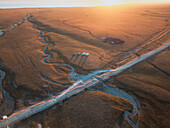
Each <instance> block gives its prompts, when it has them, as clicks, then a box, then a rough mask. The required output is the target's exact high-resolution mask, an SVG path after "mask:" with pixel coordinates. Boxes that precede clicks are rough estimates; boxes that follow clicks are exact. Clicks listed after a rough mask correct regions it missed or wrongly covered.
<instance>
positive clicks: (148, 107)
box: [0, 4, 170, 128]
mask: <svg viewBox="0 0 170 128" xmlns="http://www.w3.org/2000/svg"><path fill="white" fill-rule="evenodd" d="M169 7H170V5H169V4H167V5H163V4H162V5H158V4H156V5H149V4H147V5H142V4H129V5H115V6H108V7H82V8H81V7H75V8H35V9H1V10H0V29H5V30H4V34H3V35H0V70H2V71H4V72H6V76H5V78H4V80H3V82H2V84H3V88H4V89H5V90H6V91H7V92H9V94H10V97H12V99H11V100H12V101H11V104H10V105H11V106H14V107H12V108H9V107H6V108H5V107H4V106H5V105H6V104H5V105H2V104H3V102H4V100H5V98H4V95H3V91H2V90H0V105H1V106H3V108H1V106H0V116H3V115H10V114H12V113H13V112H15V111H17V110H21V109H22V108H25V107H26V106H30V105H32V104H34V103H36V102H38V101H42V100H44V99H47V98H49V97H51V96H53V95H57V94H58V93H59V92H61V91H62V90H64V89H66V88H67V86H66V85H71V84H73V82H74V81H72V80H71V79H70V77H69V76H70V73H71V67H70V66H72V67H73V68H74V69H75V72H77V73H79V74H81V75H86V74H88V73H90V72H92V71H96V70H105V69H113V68H117V67H119V66H122V65H124V64H126V63H127V62H129V61H131V60H133V59H134V58H136V57H138V56H140V55H143V54H145V53H147V52H149V51H151V50H154V49H156V48H158V47H160V46H162V45H164V44H165V43H167V42H169V41H170V32H169V30H170V25H169V24H170V14H169V12H170V8H169ZM28 14H30V17H28V21H26V20H24V19H23V18H24V17H26V16H27V15H28ZM20 21H23V23H21V24H20V25H18V26H17V27H15V28H14V29H8V30H6V28H10V26H14V24H16V23H19V22H20ZM42 37H43V38H44V39H43V41H42ZM47 44H48V45H49V46H48V47H47ZM45 48H47V49H46V50H45V51H44V49H45ZM169 50H170V49H169V48H168V49H166V50H164V51H162V52H160V53H158V54H156V55H154V56H153V57H151V58H149V59H147V60H145V61H144V62H142V63H139V64H137V65H135V66H133V67H132V68H130V69H128V70H126V71H125V72H123V73H121V74H120V75H118V76H117V77H112V78H110V79H109V80H107V81H104V82H105V83H106V84H108V85H110V86H113V87H118V88H119V89H121V90H124V91H125V92H127V93H129V94H131V95H132V96H134V97H135V98H136V99H138V101H139V103H140V107H141V109H140V116H139V120H138V121H137V122H138V127H139V128H168V127H169V126H170V122H169V118H170V116H169V115H170V110H169V107H170V93H169V91H170V79H169V77H170V67H169V65H170V60H169V57H170V52H169ZM83 52H86V53H89V56H82V55H77V53H81V54H82V53H83ZM74 53H76V55H73V54H74ZM47 55H50V57H49V56H48V57H45V56H47ZM43 59H44V60H45V63H44V61H43ZM49 63H50V64H49ZM58 63H64V64H68V65H70V66H67V65H61V64H58ZM125 110H129V111H130V110H132V104H131V103H130V102H129V101H127V100H125V99H123V98H119V97H116V96H112V95H109V94H106V93H103V92H100V91H86V92H84V93H81V94H79V95H77V96H74V97H73V98H71V99H70V100H68V101H66V102H65V103H64V104H63V105H55V106H53V107H52V108H50V109H48V110H46V111H44V112H41V113H39V114H37V115H35V116H32V117H29V118H28V119H25V120H23V121H21V122H19V123H17V124H16V125H14V126H12V127H14V128H34V127H35V128H40V126H41V125H42V126H43V127H44V128H48V127H49V128H54V127H55V128H111V127H115V128H132V126H131V125H130V124H129V123H128V122H127V120H125V119H124V118H123V113H124V111H125ZM135 119H136V118H134V119H133V117H132V120H135Z"/></svg>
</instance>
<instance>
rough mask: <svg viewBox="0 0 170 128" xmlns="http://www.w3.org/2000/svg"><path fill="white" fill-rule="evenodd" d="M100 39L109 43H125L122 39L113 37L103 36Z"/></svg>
mask: <svg viewBox="0 0 170 128" xmlns="http://www.w3.org/2000/svg"><path fill="white" fill-rule="evenodd" d="M102 40H103V42H105V43H111V44H123V43H125V41H124V40H121V39H119V38H113V37H104V38H103V39H102Z"/></svg>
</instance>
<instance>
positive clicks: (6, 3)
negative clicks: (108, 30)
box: [0, 0, 170, 8]
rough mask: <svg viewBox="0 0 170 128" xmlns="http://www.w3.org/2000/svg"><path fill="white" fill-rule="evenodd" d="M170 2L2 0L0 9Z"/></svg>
mask: <svg viewBox="0 0 170 128" xmlns="http://www.w3.org/2000/svg"><path fill="white" fill-rule="evenodd" d="M158 2H161V3H162V2H170V0H0V8H13V7H14V8H20V7H74V6H105V5H115V4H124V3H158Z"/></svg>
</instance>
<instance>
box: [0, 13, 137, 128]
mask: <svg viewBox="0 0 170 128" xmlns="http://www.w3.org/2000/svg"><path fill="white" fill-rule="evenodd" d="M30 16H31V15H30V14H29V15H27V16H26V17H25V18H24V21H20V22H19V23H17V24H14V25H13V26H11V27H9V28H6V29H1V30H0V35H3V34H4V32H6V31H7V30H10V29H14V28H16V27H17V26H18V25H21V24H22V23H24V22H27V21H28V22H29V20H28V18H29V17H30ZM30 23H31V22H30ZM37 29H38V28H37ZM39 37H41V39H40V42H42V43H45V44H46V46H45V48H44V50H43V53H44V54H45V55H46V56H44V58H43V62H44V63H45V64H48V65H64V66H68V67H69V68H70V71H71V73H70V74H69V76H70V80H71V81H72V82H74V83H75V84H73V85H63V84H60V83H57V82H55V81H52V80H51V79H50V78H48V77H46V76H45V75H44V76H42V78H43V79H45V80H48V81H49V82H51V83H55V84H59V85H62V86H70V87H69V88H68V89H66V90H65V91H63V94H62V96H63V95H66V96H67V94H66V93H71V94H74V93H76V92H79V91H80V90H81V86H82V88H84V87H83V85H84V84H85V85H87V87H90V86H91V85H93V84H95V83H96V82H97V81H98V79H100V78H99V77H98V78H96V76H99V74H102V73H107V72H111V71H113V70H99V71H94V72H91V73H90V74H88V75H81V74H78V73H76V72H75V69H74V68H73V67H72V66H71V65H69V64H66V63H56V62H47V61H46V58H50V57H51V55H50V54H49V53H47V52H46V51H47V49H48V46H49V45H50V43H48V42H45V36H43V32H42V31H40V34H39ZM118 72H119V71H118ZM0 73H1V77H0V90H1V91H2V92H3V95H4V98H5V101H4V103H3V105H2V106H1V107H3V106H8V107H9V109H11V110H13V108H14V106H10V105H7V104H9V103H10V102H12V101H13V99H12V97H10V95H9V93H8V92H7V91H5V90H4V89H3V86H2V80H3V79H4V77H5V72H4V71H2V70H0ZM91 78H92V80H91V81H89V83H83V81H84V82H85V81H86V80H88V79H91ZM100 82H101V83H102V84H103V86H104V88H105V89H104V90H98V91H102V92H104V93H107V94H111V95H113V96H117V97H121V98H123V99H126V100H128V101H129V102H130V103H131V104H132V105H133V110H132V112H130V111H127V110H125V111H124V115H123V116H124V119H125V120H127V121H128V122H129V124H131V126H132V127H134V128H138V126H137V124H136V123H135V122H133V121H132V120H131V119H130V118H129V114H131V115H132V116H133V115H136V114H137V117H138V116H139V114H140V107H139V106H140V105H139V103H138V102H137V100H136V99H135V98H134V97H133V96H131V95H130V94H128V93H126V92H125V91H123V90H121V89H119V88H116V87H111V86H108V85H106V84H104V83H103V79H101V80H100ZM79 84H80V85H81V86H77V85H79ZM76 86H77V87H76ZM79 88H80V89H79ZM70 90H71V91H72V92H70ZM71 94H69V95H71Z"/></svg>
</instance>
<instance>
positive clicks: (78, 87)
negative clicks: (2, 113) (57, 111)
mask: <svg viewBox="0 0 170 128" xmlns="http://www.w3.org/2000/svg"><path fill="white" fill-rule="evenodd" d="M27 18H28V17H26V18H25V21H28V22H29V20H28V19H27ZM30 23H31V22H30ZM39 36H40V37H41V39H40V41H41V42H42V43H45V44H46V46H45V49H44V50H43V53H44V54H45V55H46V56H45V57H44V58H43V62H44V63H45V64H48V65H65V66H68V67H70V71H71V73H70V79H71V80H72V81H73V82H74V84H73V85H70V86H69V87H68V88H67V89H66V90H64V91H62V92H61V93H59V95H57V96H54V97H52V98H51V99H49V100H46V101H42V102H39V103H36V104H34V105H32V106H30V107H28V108H25V109H24V110H21V111H18V112H15V113H13V114H12V115H11V116H9V117H8V118H7V119H5V120H2V121H1V122H0V127H6V126H8V125H10V124H14V123H16V122H18V121H20V120H22V119H25V118H27V117H29V116H32V115H34V114H36V113H38V112H41V111H43V110H45V109H47V108H49V107H51V106H52V105H54V104H56V103H59V102H62V101H63V100H65V99H68V98H70V97H71V96H73V95H75V94H79V93H80V92H82V91H83V90H85V89H87V88H90V87H92V86H95V85H96V84H99V83H102V84H103V87H104V89H102V90H97V91H102V92H104V93H107V94H110V95H113V96H117V97H120V98H123V99H126V100H128V101H129V102H130V103H131V104H132V105H133V110H132V111H127V110H125V111H124V115H123V116H124V119H125V120H127V121H128V122H129V124H130V125H131V126H132V127H133V128H138V125H137V122H138V117H139V115H140V104H139V102H138V101H137V99H136V98H135V97H134V96H132V95H130V94H128V93H127V92H125V91H123V90H121V89H119V88H116V87H111V86H109V85H106V84H105V83H104V82H103V81H105V80H107V79H109V78H110V77H111V76H117V75H118V74H120V73H121V72H123V71H124V70H126V69H127V68H130V67H131V66H133V65H135V64H137V63H139V62H141V61H143V60H145V59H147V58H149V57H150V56H152V55H154V54H156V53H158V52H160V51H162V50H164V49H166V48H168V47H169V46H170V42H169V43H167V44H165V45H163V46H161V47H160V48H158V49H156V50H153V51H151V52H149V53H147V54H145V55H142V56H140V57H137V58H135V59H134V60H132V61H130V62H129V63H127V64H125V65H123V66H121V67H119V68H116V69H113V70H99V71H94V72H92V73H90V74H88V75H81V74H78V73H76V72H75V70H74V68H73V67H72V66H71V65H69V64H66V63H55V62H54V63H51V62H47V61H46V58H48V57H51V55H50V54H48V53H47V52H46V51H47V49H48V46H49V45H50V43H48V42H45V36H44V35H43V32H42V31H40V34H39ZM44 79H48V80H49V82H54V81H50V79H49V78H44ZM1 81H2V80H1ZM54 83H56V82H54ZM57 84H58V83H57ZM61 85H62V84H61ZM63 86H65V85H63ZM89 90H91V88H90V89H89ZM129 115H132V116H135V117H136V115H137V121H136V122H133V121H132V120H131V118H130V117H129Z"/></svg>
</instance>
